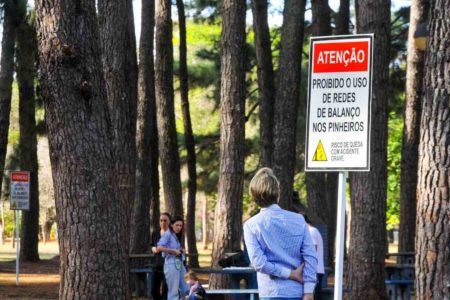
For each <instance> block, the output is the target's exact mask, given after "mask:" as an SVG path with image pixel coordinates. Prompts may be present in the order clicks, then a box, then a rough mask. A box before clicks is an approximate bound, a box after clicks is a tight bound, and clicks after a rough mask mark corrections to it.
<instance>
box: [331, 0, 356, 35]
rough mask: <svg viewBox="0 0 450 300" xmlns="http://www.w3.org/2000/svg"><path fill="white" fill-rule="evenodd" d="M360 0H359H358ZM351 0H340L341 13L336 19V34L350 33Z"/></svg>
mask: <svg viewBox="0 0 450 300" xmlns="http://www.w3.org/2000/svg"><path fill="white" fill-rule="evenodd" d="M356 1H358V0H356ZM349 27H350V0H340V5H339V13H338V15H337V19H336V34H338V35H345V34H349V33H350V28H349Z"/></svg>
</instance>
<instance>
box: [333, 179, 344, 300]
mask: <svg viewBox="0 0 450 300" xmlns="http://www.w3.org/2000/svg"><path fill="white" fill-rule="evenodd" d="M346 182H347V172H339V183H338V207H337V211H338V212H337V226H336V264H335V267H334V300H341V299H342V285H343V282H342V279H343V271H344V250H345V204H346V203H345V200H346V196H345V192H346Z"/></svg>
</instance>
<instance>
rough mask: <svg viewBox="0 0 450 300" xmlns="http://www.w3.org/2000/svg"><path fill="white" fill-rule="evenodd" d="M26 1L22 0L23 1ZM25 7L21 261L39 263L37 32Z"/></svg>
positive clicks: (21, 32)
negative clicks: (25, 198) (26, 178)
mask: <svg viewBox="0 0 450 300" xmlns="http://www.w3.org/2000/svg"><path fill="white" fill-rule="evenodd" d="M23 2H25V1H23ZM25 9H26V5H23V10H24V11H23V13H22V14H21V15H22V16H21V17H22V21H21V23H20V25H19V27H18V29H17V50H16V73H17V82H18V85H19V126H20V139H19V157H20V158H19V160H20V168H21V170H24V171H29V172H30V181H31V183H30V209H29V210H28V211H23V212H22V238H21V240H20V243H21V247H20V250H21V253H20V255H21V259H22V260H25V261H31V262H33V261H38V260H39V252H38V243H39V180H38V157H37V136H36V118H35V98H34V79H35V75H36V70H35V68H36V51H37V49H36V31H35V28H34V24H33V25H32V24H28V22H29V20H27V19H26V16H25V14H26V12H25Z"/></svg>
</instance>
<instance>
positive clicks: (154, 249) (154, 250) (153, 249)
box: [152, 246, 158, 254]
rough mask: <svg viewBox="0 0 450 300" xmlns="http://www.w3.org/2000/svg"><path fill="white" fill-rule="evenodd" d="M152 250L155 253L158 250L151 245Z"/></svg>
mask: <svg viewBox="0 0 450 300" xmlns="http://www.w3.org/2000/svg"><path fill="white" fill-rule="evenodd" d="M152 252H153V253H155V254H156V253H158V250H157V249H156V247H154V246H153V247H152Z"/></svg>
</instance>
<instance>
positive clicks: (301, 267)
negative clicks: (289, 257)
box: [298, 263, 305, 283]
mask: <svg viewBox="0 0 450 300" xmlns="http://www.w3.org/2000/svg"><path fill="white" fill-rule="evenodd" d="M298 268H299V269H300V281H299V282H300V283H303V269H304V268H305V263H302V264H301V265H300V267H298Z"/></svg>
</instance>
